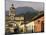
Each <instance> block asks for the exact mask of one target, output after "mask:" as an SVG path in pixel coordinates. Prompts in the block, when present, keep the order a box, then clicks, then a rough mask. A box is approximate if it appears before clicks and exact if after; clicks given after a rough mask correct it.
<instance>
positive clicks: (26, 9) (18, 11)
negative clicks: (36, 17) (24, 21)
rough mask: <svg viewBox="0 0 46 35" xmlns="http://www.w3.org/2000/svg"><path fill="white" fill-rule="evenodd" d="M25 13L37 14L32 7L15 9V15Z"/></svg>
mask: <svg viewBox="0 0 46 35" xmlns="http://www.w3.org/2000/svg"><path fill="white" fill-rule="evenodd" d="M8 12H9V11H6V12H5V13H6V15H8ZM26 12H30V13H37V11H36V10H35V9H33V8H32V7H18V8H16V15H19V14H21V13H26Z"/></svg>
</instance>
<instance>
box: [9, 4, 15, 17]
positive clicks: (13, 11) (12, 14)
mask: <svg viewBox="0 0 46 35" xmlns="http://www.w3.org/2000/svg"><path fill="white" fill-rule="evenodd" d="M15 12H16V9H15V7H14V5H13V4H12V6H11V7H10V10H9V16H15Z"/></svg>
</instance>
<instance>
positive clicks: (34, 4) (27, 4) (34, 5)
mask: <svg viewBox="0 0 46 35" xmlns="http://www.w3.org/2000/svg"><path fill="white" fill-rule="evenodd" d="M11 4H14V7H15V8H18V7H32V8H34V9H36V10H38V11H41V10H44V3H43V2H29V1H28V2H27V1H14V0H5V9H6V10H9V8H10V7H11Z"/></svg>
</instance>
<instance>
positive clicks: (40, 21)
mask: <svg viewBox="0 0 46 35" xmlns="http://www.w3.org/2000/svg"><path fill="white" fill-rule="evenodd" d="M33 19H34V32H44V13H39V14H38V15H37V16H35V17H34V18H33Z"/></svg>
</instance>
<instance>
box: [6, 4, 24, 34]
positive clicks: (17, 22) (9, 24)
mask: <svg viewBox="0 0 46 35" xmlns="http://www.w3.org/2000/svg"><path fill="white" fill-rule="evenodd" d="M23 23H24V16H17V15H16V9H15V7H14V5H13V4H12V6H11V7H10V10H9V15H7V16H6V18H5V28H6V32H11V33H14V32H16V28H18V30H19V28H20V26H21V24H23Z"/></svg>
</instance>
